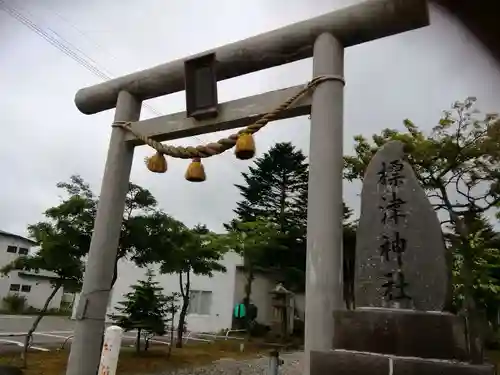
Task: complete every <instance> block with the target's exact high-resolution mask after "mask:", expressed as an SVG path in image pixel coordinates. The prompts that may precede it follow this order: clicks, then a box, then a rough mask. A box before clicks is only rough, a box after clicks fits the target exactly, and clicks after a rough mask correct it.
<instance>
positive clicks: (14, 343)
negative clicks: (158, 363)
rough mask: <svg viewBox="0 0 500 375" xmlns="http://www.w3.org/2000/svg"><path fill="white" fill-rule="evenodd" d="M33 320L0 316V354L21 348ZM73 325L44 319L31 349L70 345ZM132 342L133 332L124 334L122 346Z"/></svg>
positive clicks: (64, 320)
mask: <svg viewBox="0 0 500 375" xmlns="http://www.w3.org/2000/svg"><path fill="white" fill-rule="evenodd" d="M35 318H36V317H34V316H24V315H0V353H1V352H5V351H12V350H19V349H20V348H21V347H22V346H23V343H24V339H25V334H26V332H28V330H29V329H30V327H31V325H32V323H33V320H34V319H35ZM74 325H75V322H74V321H73V320H71V319H69V318H66V317H56V316H46V317H44V318H43V319H42V321H41V322H40V324H39V326H38V329H37V331H36V332H35V334H34V335H33V341H32V345H31V348H32V349H33V350H39V351H47V350H51V349H55V348H59V347H61V344H62V343H64V342H65V341H66V340H67V341H68V343H71V336H72V335H73V328H74ZM134 341H135V334H134V332H127V333H125V335H124V340H123V345H133V343H134ZM151 342H152V343H157V344H165V345H167V342H166V339H165V338H163V337H158V338H156V337H155V339H154V340H151Z"/></svg>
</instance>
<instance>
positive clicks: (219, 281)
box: [72, 252, 241, 332]
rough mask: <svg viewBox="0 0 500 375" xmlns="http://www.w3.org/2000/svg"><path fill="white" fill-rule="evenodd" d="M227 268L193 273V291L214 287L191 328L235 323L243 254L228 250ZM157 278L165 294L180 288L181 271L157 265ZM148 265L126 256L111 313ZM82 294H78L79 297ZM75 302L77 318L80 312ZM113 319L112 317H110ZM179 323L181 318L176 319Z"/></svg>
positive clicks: (204, 329) (189, 321)
mask: <svg viewBox="0 0 500 375" xmlns="http://www.w3.org/2000/svg"><path fill="white" fill-rule="evenodd" d="M221 263H222V264H224V265H225V266H226V268H227V272H225V273H220V272H219V273H215V274H214V276H213V277H208V276H197V275H191V290H192V291H210V292H212V293H211V303H210V306H209V309H208V313H207V314H196V313H190V314H188V317H187V329H188V330H189V331H194V332H218V331H220V330H222V329H226V328H230V327H231V323H232V311H233V299H232V298H231V296H233V295H234V287H235V273H236V266H237V265H240V264H241V257H240V256H238V255H237V254H235V253H232V252H231V253H228V254H226V255H225V256H224V259H223V260H222V261H221ZM153 270H154V271H155V272H156V275H157V276H156V278H155V279H156V281H158V282H159V283H160V286H161V287H162V288H163V289H164V293H165V294H167V295H168V294H170V293H173V292H179V291H180V289H179V277H178V275H160V274H158V272H157V271H158V270H157V268H154V267H153ZM145 273H146V269H144V268H139V267H137V266H136V265H135V264H134V263H133V262H130V261H128V260H122V261H120V262H119V264H118V280H117V281H116V283H115V286H114V288H113V291H112V293H111V297H110V301H109V304H108V314H110V313H113V312H115V311H116V310H115V308H116V306H117V304H118V302H120V301H123V300H124V295H125V294H127V293H128V292H129V291H130V290H131V288H130V286H131V285H133V284H135V283H137V281H138V280H140V279H144V278H145ZM78 298H79V296H77V299H78ZM76 307H77V303H76V302H75V305H74V309H73V314H72V317H73V319H74V318H75V314H76ZM107 319H108V320H109V318H107ZM174 323H175V324H177V322H174Z"/></svg>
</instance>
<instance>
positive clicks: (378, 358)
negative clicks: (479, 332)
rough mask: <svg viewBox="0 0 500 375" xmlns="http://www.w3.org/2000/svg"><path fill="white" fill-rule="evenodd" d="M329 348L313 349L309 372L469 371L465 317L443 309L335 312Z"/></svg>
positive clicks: (480, 368)
mask: <svg viewBox="0 0 500 375" xmlns="http://www.w3.org/2000/svg"><path fill="white" fill-rule="evenodd" d="M334 316H335V327H334V329H335V337H334V339H333V342H332V348H333V350H332V351H328V352H312V353H311V362H310V364H311V368H310V370H311V371H310V374H311V375H325V374H327V373H335V375H343V374H349V375H357V374H360V375H361V374H363V375H365V374H370V375H379V374H380V375H382V374H383V375H386V374H387V375H389V374H390V375H398V374H405V375H420V374H425V375H438V374H439V375H446V374H450V375H451V374H453V375H462V374H463V375H469V374H470V375H472V374H478V375H482V374H485V375H486V374H488V375H493V374H494V373H495V370H494V367H493V366H491V365H471V364H469V363H466V362H467V361H468V360H469V358H470V357H469V353H468V350H467V337H466V326H465V320H464V319H463V318H461V317H458V316H455V315H452V314H449V313H443V312H422V311H414V310H401V309H383V308H358V309H356V310H353V311H345V310H344V311H335V312H334Z"/></svg>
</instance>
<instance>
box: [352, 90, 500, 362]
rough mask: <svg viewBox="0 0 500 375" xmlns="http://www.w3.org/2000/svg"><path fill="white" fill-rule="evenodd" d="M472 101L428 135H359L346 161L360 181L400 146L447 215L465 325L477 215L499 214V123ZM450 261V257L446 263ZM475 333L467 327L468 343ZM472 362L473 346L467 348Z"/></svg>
mask: <svg viewBox="0 0 500 375" xmlns="http://www.w3.org/2000/svg"><path fill="white" fill-rule="evenodd" d="M475 103H476V99H475V98H472V97H470V98H467V99H466V100H465V101H463V102H455V103H454V104H453V106H452V108H451V110H448V111H445V112H444V114H443V116H442V118H441V119H440V120H439V122H438V124H437V125H436V126H435V127H434V128H433V130H432V132H430V133H429V134H425V133H424V132H423V131H421V130H419V129H418V127H417V126H416V125H415V124H413V123H412V122H411V121H410V120H405V121H404V126H405V128H406V131H404V132H400V131H398V130H394V129H385V130H383V131H382V133H381V134H380V135H377V134H376V135H373V136H372V142H369V141H368V139H366V138H365V137H363V136H361V135H359V136H356V137H355V138H354V139H355V155H353V156H345V157H344V162H345V177H346V178H347V179H348V180H351V181H352V180H355V179H359V180H362V179H363V176H364V173H365V170H366V167H367V166H368V163H369V162H370V160H371V158H372V157H373V155H374V154H375V152H376V151H377V150H378V149H379V148H380V147H381V146H382V145H384V144H385V143H386V142H387V141H389V140H394V139H396V140H400V141H402V142H403V143H404V144H405V148H406V151H407V153H408V161H409V162H410V164H411V165H412V166H413V168H414V170H415V173H416V176H417V178H418V180H419V181H420V184H421V185H422V187H423V188H424V189H425V190H426V192H427V195H428V197H429V198H430V200H431V203H433V205H434V207H435V209H436V210H438V211H443V212H445V213H446V216H447V219H446V220H444V221H443V222H442V223H443V224H445V223H451V224H452V225H453V226H454V228H455V230H456V234H457V235H458V238H459V241H460V246H459V249H460V251H461V254H462V256H463V267H462V271H461V273H462V279H463V282H464V288H463V293H464V299H465V301H464V304H463V307H464V309H465V311H466V313H467V314H468V315H469V318H470V319H469V321H471V322H472V321H475V320H477V319H476V318H475V314H476V302H477V301H475V300H474V298H473V295H474V293H473V278H474V276H473V274H474V267H475V266H474V260H473V258H472V256H471V254H472V253H473V251H472V250H471V249H470V248H469V247H470V245H471V242H470V239H471V237H470V235H471V234H473V232H472V231H471V227H472V226H473V222H474V221H475V220H476V217H477V215H481V214H484V213H488V212H490V211H491V210H498V208H500V207H499V204H500V183H499V181H500V122H499V121H498V116H497V115H494V114H487V115H485V116H482V117H481V116H480V114H479V111H478V110H477V109H476V107H475ZM451 258H452V257H451V256H450V259H451ZM476 331H477V329H475V328H474V327H470V332H471V335H470V336H471V342H472V341H474V342H476V343H477V342H478V341H479V340H476V339H475V338H474V337H475V336H477V334H476V333H475V332H476ZM471 351H472V352H473V357H474V358H475V360H479V349H478V348H477V345H472V344H471Z"/></svg>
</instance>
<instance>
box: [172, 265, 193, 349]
mask: <svg viewBox="0 0 500 375" xmlns="http://www.w3.org/2000/svg"><path fill="white" fill-rule="evenodd" d="M179 283H180V289H181V296H182V308H181V312H180V313H179V323H178V324H177V340H176V343H175V347H176V348H182V337H183V336H184V325H185V323H186V316H187V312H188V308H189V292H190V288H191V281H190V275H189V270H188V271H187V272H186V285H184V284H183V281H182V272H179Z"/></svg>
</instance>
